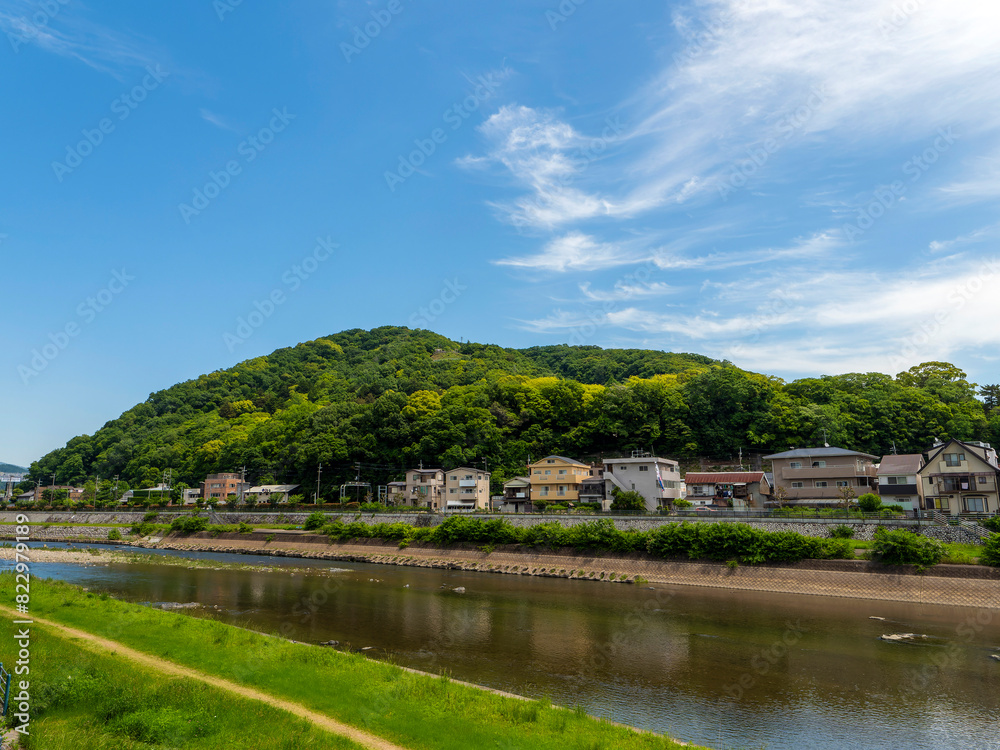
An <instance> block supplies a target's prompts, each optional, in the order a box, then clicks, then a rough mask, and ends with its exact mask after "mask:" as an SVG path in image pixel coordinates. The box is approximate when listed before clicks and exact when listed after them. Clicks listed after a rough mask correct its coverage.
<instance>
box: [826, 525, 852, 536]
mask: <svg viewBox="0 0 1000 750" xmlns="http://www.w3.org/2000/svg"><path fill="white" fill-rule="evenodd" d="M830 536H831V537H832V538H833V539H850V538H851V537H853V536H854V527H853V526H848V525H847V524H845V523H842V524H840V525H839V526H834V527H833V528H832V529H830Z"/></svg>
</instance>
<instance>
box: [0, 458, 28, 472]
mask: <svg viewBox="0 0 1000 750" xmlns="http://www.w3.org/2000/svg"><path fill="white" fill-rule="evenodd" d="M27 471H28V470H27V469H26V468H25V467H23V466H17V465H16V464H5V463H3V462H2V461H0V474H24V473H25V472H27Z"/></svg>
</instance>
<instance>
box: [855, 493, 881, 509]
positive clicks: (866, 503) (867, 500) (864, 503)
mask: <svg viewBox="0 0 1000 750" xmlns="http://www.w3.org/2000/svg"><path fill="white" fill-rule="evenodd" d="M881 506H882V498H880V497H879V496H878V495H876V494H875V493H874V492H866V493H865V494H863V495H862V496H861V497H859V498H858V509H859V510H860V511H861V512H862V513H877V512H878V510H879V508H881Z"/></svg>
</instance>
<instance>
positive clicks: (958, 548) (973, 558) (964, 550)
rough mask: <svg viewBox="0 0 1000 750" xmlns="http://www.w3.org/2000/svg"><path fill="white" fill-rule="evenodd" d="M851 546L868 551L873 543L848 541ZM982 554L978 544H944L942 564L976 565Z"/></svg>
mask: <svg viewBox="0 0 1000 750" xmlns="http://www.w3.org/2000/svg"><path fill="white" fill-rule="evenodd" d="M850 542H851V546H853V547H854V548H855V549H861V550H870V549H871V548H872V547H873V546H874V544H875V542H861V541H856V540H854V539H851V540H850ZM981 554H983V548H982V546H981V545H978V544H959V543H957V542H944V557H943V558H941V562H942V563H947V564H950V565H976V564H977V563H978V559H979V556H980V555H981Z"/></svg>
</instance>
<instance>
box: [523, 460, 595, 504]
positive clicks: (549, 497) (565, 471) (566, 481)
mask: <svg viewBox="0 0 1000 750" xmlns="http://www.w3.org/2000/svg"><path fill="white" fill-rule="evenodd" d="M589 476H590V467H589V466H587V464H584V463H580V462H579V461H574V460H573V459H572V458H566V457H565V456H546V457H545V458H543V459H542V460H540V461H535V462H534V463H532V464H528V478H529V479H530V480H531V502H532V503H537V502H538V501H539V500H542V501H546V502H552V503H566V502H571V503H572V502H578V501H579V500H580V489H581V487H582V485H583V480H584V479H586V478H587V477H589Z"/></svg>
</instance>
